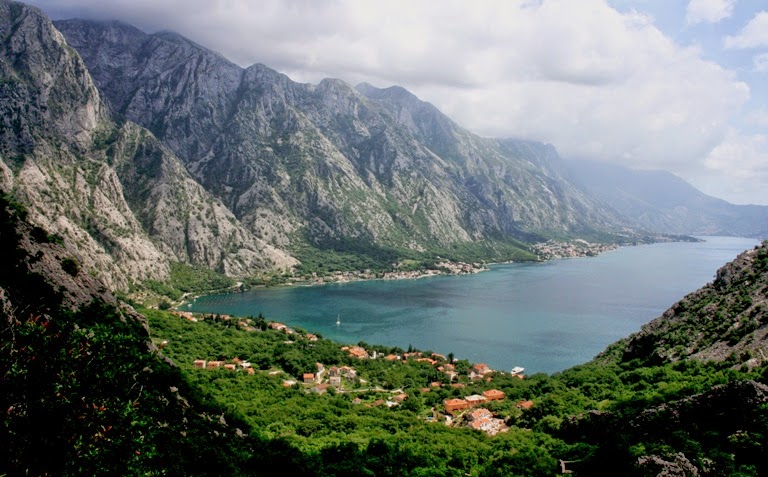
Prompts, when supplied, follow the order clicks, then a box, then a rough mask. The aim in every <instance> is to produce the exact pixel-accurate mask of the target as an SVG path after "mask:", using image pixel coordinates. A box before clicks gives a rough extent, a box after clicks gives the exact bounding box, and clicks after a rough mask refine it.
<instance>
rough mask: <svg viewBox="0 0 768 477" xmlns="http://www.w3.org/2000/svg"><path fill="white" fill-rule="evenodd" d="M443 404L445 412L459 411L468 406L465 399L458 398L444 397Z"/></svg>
mask: <svg viewBox="0 0 768 477" xmlns="http://www.w3.org/2000/svg"><path fill="white" fill-rule="evenodd" d="M443 404H445V412H452V411H460V410H462V409H467V408H468V407H469V403H468V402H467V401H465V400H463V399H458V398H453V399H446V400H445V401H443Z"/></svg>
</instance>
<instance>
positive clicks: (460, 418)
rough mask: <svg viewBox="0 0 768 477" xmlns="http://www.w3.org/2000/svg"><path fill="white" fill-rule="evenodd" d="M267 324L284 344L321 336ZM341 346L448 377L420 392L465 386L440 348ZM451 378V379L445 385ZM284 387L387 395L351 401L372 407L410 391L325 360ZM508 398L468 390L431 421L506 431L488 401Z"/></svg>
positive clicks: (477, 376)
mask: <svg viewBox="0 0 768 477" xmlns="http://www.w3.org/2000/svg"><path fill="white" fill-rule="evenodd" d="M173 314H175V315H177V316H179V317H181V318H184V319H187V320H189V321H192V322H199V321H200V319H199V318H198V317H197V316H195V315H194V314H192V313H190V312H179V311H175V312H173ZM217 319H219V320H221V321H224V322H234V323H235V324H236V326H237V327H238V328H240V329H242V330H243V331H248V332H256V331H260V329H258V328H256V327H254V326H252V323H251V320H250V319H239V318H233V317H231V316H228V315H219V316H218V317H217ZM267 328H268V329H271V330H275V331H280V332H283V333H285V334H286V338H290V339H287V340H286V341H284V343H287V344H291V343H294V340H299V339H301V340H308V341H310V342H311V341H317V340H318V339H319V337H318V336H317V335H315V334H313V333H306V332H302V331H296V330H294V329H293V328H291V327H289V326H287V325H285V324H283V323H278V322H268V323H267ZM165 345H167V342H163V346H165ZM341 351H343V352H345V353H346V354H347V355H348V356H350V357H352V358H355V359H359V360H369V359H372V360H386V361H392V362H405V361H413V362H420V363H426V364H428V365H430V366H433V367H434V368H435V369H436V370H437V371H438V372H439V373H440V375H442V376H443V377H444V381H445V382H443V380H440V381H434V382H431V383H429V386H426V387H423V388H420V389H419V392H420V393H422V394H425V393H429V392H431V391H432V390H433V389H439V388H443V387H446V386H449V387H451V388H453V389H461V388H465V387H466V384H465V383H463V382H459V381H460V379H459V378H460V375H459V373H458V372H457V371H456V366H455V364H454V362H455V361H456V360H454V362H451V360H450V359H449V358H447V357H446V356H444V355H442V354H439V353H429V354H426V353H423V352H421V351H409V352H404V353H401V354H392V353H390V354H383V353H379V352H377V351H375V350H370V351H369V350H367V349H365V348H363V347H362V346H358V345H352V346H342V347H341ZM192 366H193V368H195V369H200V370H208V371H210V370H219V369H223V370H228V371H231V372H245V373H248V374H250V375H253V374H255V373H257V372H265V373H268V374H269V375H272V376H277V375H281V374H284V371H282V370H280V369H270V370H263V371H259V370H256V369H254V367H253V365H252V364H251V363H249V362H248V361H246V360H243V359H241V358H239V357H233V358H231V359H228V360H221V359H216V360H208V359H205V358H203V357H201V358H199V359H196V360H194V362H193V363H192ZM523 371H524V370H523V368H520V367H517V368H514V369H513V370H512V371H511V372H510V373H509V374H510V375H511V376H512V377H515V378H518V379H524V378H525V376H524V375H523ZM498 374H504V373H503V372H500V371H495V370H493V369H492V368H491V367H490V366H488V365H487V364H485V363H477V364H474V365H472V366H471V367H470V369H469V371H468V372H467V373H466V375H465V376H466V379H464V380H465V381H467V380H468V381H469V382H472V381H483V382H484V383H491V382H492V380H493V376H494V375H498ZM446 382H447V384H446ZM283 386H286V387H290V386H302V387H304V388H305V389H306V391H307V392H311V393H316V394H325V393H326V392H328V391H329V389H331V388H332V389H333V391H334V393H360V394H362V393H366V392H378V393H382V394H385V395H386V396H387V398H386V399H377V400H375V401H373V402H369V403H364V402H363V400H362V399H361V398H360V397H355V398H354V399H353V400H352V403H353V404H364V405H366V406H369V407H374V406H386V407H390V408H391V407H395V406H398V405H400V404H402V403H403V402H404V401H405V400H406V399H408V394H407V393H405V392H403V390H402V389H383V388H380V387H373V386H369V385H368V383H367V381H366V380H365V379H363V378H362V377H360V376H359V375H358V371H357V370H356V369H355V368H354V367H352V366H345V365H332V366H326V365H324V364H323V363H319V362H318V363H315V369H311V370H306V372H304V373H303V374H302V375H301V376H295V377H291V376H289V377H287V378H285V379H283ZM504 399H506V396H505V394H504V392H502V391H500V390H498V389H488V390H485V391H483V392H482V394H470V395H467V396H464V397H462V398H458V397H456V398H450V399H445V400H444V401H443V403H442V404H443V406H442V408H438V409H436V408H432V410H431V411H432V412H431V415H430V416H429V417H428V420H430V421H433V422H444V423H445V424H446V425H449V426H453V427H460V426H464V427H469V428H472V429H477V430H479V431H482V432H485V433H487V434H489V435H495V434H497V433H499V432H504V431H506V430H508V429H509V428H508V426H507V425H506V423H505V422H504V419H500V418H498V417H495V416H494V414H493V412H492V411H490V410H489V409H486V408H485V407H483V406H485V405H487V404H488V403H491V402H493V401H501V400H504ZM515 406H516V407H518V408H519V409H523V410H526V409H530V408H531V407H532V406H533V402H532V401H527V400H523V401H519V402H517V403H516V404H515Z"/></svg>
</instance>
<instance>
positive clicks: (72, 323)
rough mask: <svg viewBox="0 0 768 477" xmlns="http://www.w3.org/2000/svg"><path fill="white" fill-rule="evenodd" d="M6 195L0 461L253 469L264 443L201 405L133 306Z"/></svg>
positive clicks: (55, 469) (131, 471) (169, 469)
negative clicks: (250, 458)
mask: <svg viewBox="0 0 768 477" xmlns="http://www.w3.org/2000/svg"><path fill="white" fill-rule="evenodd" d="M8 199H9V198H8V196H6V195H3V196H1V197H0V245H2V250H3V266H2V267H0V316H1V317H2V327H0V338H2V343H3V346H2V347H1V348H0V373H1V374H0V375H1V376H2V379H0V418H1V419H2V422H3V426H2V427H0V439H2V442H3V445H2V446H0V473H2V474H3V475H108V474H112V475H114V474H119V475H153V474H159V473H163V474H171V475H192V474H194V475H221V473H226V474H228V475H243V474H247V475H259V473H260V472H259V471H258V468H259V466H258V465H257V466H253V467H251V468H250V469H249V468H248V465H247V464H246V461H247V460H248V457H247V456H250V455H252V454H253V453H254V449H257V448H258V449H264V448H265V447H264V446H265V444H266V443H261V442H257V441H255V440H253V439H251V438H246V437H245V436H243V434H242V432H240V433H239V434H240V436H238V435H237V434H238V430H237V429H235V428H234V427H233V426H232V425H231V424H230V423H228V422H227V420H225V418H224V415H223V414H222V412H221V409H218V408H212V407H210V406H205V405H202V404H201V403H200V400H199V398H198V393H199V392H198V391H197V390H195V389H192V388H190V387H189V386H188V385H187V384H186V382H185V380H184V378H183V377H182V375H181V374H180V373H179V371H178V369H176V368H173V367H172V366H171V365H170V364H169V362H167V361H166V360H164V359H162V358H160V357H159V356H158V355H157V349H156V348H155V346H154V345H153V344H152V343H151V340H150V336H149V329H148V327H147V324H146V320H145V319H144V317H142V316H140V315H138V314H137V313H136V312H135V311H133V309H132V308H130V307H128V306H125V305H123V304H121V303H119V302H118V301H117V300H116V299H115V298H114V296H112V295H111V294H110V293H109V292H108V291H107V290H106V289H105V288H104V285H103V283H101V282H100V281H98V280H96V279H94V278H93V277H91V276H90V275H89V274H88V273H87V272H86V271H85V270H83V269H81V267H80V263H81V258H82V257H80V256H78V255H77V254H76V251H74V250H72V249H70V248H66V247H65V246H63V245H61V244H59V243H57V240H55V237H52V236H51V235H49V234H48V233H47V232H46V231H45V230H43V229H41V228H40V227H37V226H32V225H31V224H29V223H27V222H26V220H25V218H26V216H27V212H26V211H25V210H24V208H23V207H22V206H21V205H19V204H18V203H13V202H10V201H9V200H8ZM227 418H228V417H227ZM266 445H268V444H266ZM41 451H42V452H44V458H41Z"/></svg>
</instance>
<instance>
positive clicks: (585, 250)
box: [532, 239, 619, 260]
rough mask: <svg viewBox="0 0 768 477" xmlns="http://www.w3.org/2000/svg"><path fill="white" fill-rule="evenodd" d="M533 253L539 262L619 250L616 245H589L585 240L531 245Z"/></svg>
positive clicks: (591, 255) (552, 241) (592, 255)
mask: <svg viewBox="0 0 768 477" xmlns="http://www.w3.org/2000/svg"><path fill="white" fill-rule="evenodd" d="M532 248H533V251H534V253H536V255H538V257H539V259H541V260H552V259H557V258H577V257H595V256H597V255H599V254H601V253H603V252H610V251H612V250H616V249H618V248H619V246H618V245H617V244H612V243H609V244H604V243H591V242H587V241H586V240H581V239H576V240H574V241H572V242H558V241H555V240H549V241H547V242H542V243H537V244H535V245H533V247H532Z"/></svg>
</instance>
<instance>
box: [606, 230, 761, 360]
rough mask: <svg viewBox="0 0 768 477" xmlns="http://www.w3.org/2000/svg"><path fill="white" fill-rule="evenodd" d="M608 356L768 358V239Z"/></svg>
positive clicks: (743, 254)
mask: <svg viewBox="0 0 768 477" xmlns="http://www.w3.org/2000/svg"><path fill="white" fill-rule="evenodd" d="M604 356H605V357H609V358H614V359H620V360H621V361H625V362H628V361H632V360H638V361H639V362H640V363H645V364H659V363H665V362H674V361H679V360H682V359H696V360H701V361H718V362H730V363H732V364H734V365H745V366H748V367H754V366H759V365H761V364H764V363H766V362H768V242H764V243H763V244H762V245H760V246H758V247H755V248H754V249H752V250H747V251H746V252H743V253H742V254H740V255H739V256H738V257H737V258H736V259H735V260H733V261H732V262H730V263H728V264H727V265H725V266H724V267H722V268H721V269H720V270H718V271H717V276H716V278H715V280H714V281H713V282H711V283H709V284H707V285H705V286H704V287H702V288H701V289H699V290H697V291H695V292H693V293H691V294H689V295H688V296H686V297H685V298H683V299H682V300H680V301H679V302H678V303H676V304H675V305H673V306H672V307H671V308H670V309H669V310H667V311H666V312H664V314H663V315H661V316H660V317H658V318H656V319H655V320H653V321H651V322H650V323H648V324H646V325H644V326H643V327H642V329H641V330H640V331H639V332H637V333H635V334H633V335H631V336H630V337H628V338H627V339H625V340H621V341H619V342H618V343H616V344H615V345H613V346H611V348H609V349H608V350H607V351H606V352H605V353H604Z"/></svg>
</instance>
